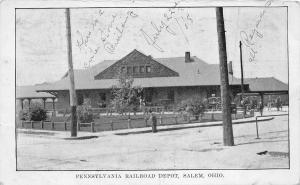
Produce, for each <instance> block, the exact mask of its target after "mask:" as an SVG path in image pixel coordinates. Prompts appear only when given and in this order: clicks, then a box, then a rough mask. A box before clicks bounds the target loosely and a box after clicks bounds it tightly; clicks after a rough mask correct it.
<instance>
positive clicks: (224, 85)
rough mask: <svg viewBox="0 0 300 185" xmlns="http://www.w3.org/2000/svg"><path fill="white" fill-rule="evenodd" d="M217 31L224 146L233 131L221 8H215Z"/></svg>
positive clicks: (231, 136)
mask: <svg viewBox="0 0 300 185" xmlns="http://www.w3.org/2000/svg"><path fill="white" fill-rule="evenodd" d="M216 17H217V32H218V43H219V60H220V78H221V100H222V118H223V143H224V145H225V146H233V145H234V141H233V131H232V120H231V107H230V104H231V102H230V96H229V94H230V89H229V82H228V68H227V54H226V40H225V28H224V17H223V8H222V7H217V8H216Z"/></svg>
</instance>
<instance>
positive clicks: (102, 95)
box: [99, 93, 106, 101]
mask: <svg viewBox="0 0 300 185" xmlns="http://www.w3.org/2000/svg"><path fill="white" fill-rule="evenodd" d="M99 96H100V99H101V101H106V94H105V93H99Z"/></svg>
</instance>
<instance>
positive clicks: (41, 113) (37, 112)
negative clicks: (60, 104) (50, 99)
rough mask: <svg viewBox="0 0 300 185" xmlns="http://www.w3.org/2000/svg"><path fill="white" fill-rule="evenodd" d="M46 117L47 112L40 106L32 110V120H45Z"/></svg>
mask: <svg viewBox="0 0 300 185" xmlns="http://www.w3.org/2000/svg"><path fill="white" fill-rule="evenodd" d="M46 118H47V112H46V111H45V110H44V109H42V108H40V107H36V108H34V109H33V110H32V111H31V112H30V120H32V121H43V120H45V119H46Z"/></svg>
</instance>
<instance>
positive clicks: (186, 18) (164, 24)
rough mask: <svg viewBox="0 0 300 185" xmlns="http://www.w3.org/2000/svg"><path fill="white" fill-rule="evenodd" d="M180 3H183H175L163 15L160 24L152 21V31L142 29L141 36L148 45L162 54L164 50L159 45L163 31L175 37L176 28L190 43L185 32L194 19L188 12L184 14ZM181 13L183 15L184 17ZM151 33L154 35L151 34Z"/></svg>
mask: <svg viewBox="0 0 300 185" xmlns="http://www.w3.org/2000/svg"><path fill="white" fill-rule="evenodd" d="M180 2H181V1H178V2H175V5H174V7H172V8H168V10H167V11H166V12H165V13H163V20H160V22H159V23H158V24H155V23H154V22H153V21H151V22H150V28H151V29H150V30H149V29H148V30H146V29H145V28H141V29H140V32H141V35H142V37H143V38H144V39H145V41H146V43H147V44H148V45H151V46H153V47H154V48H155V49H156V50H158V51H160V52H164V50H163V48H162V47H161V46H159V44H158V39H159V38H160V35H161V33H162V32H163V31H165V32H167V33H168V34H170V35H172V36H175V35H177V34H178V33H177V32H176V28H179V30H180V32H181V34H182V35H183V36H184V38H185V41H186V42H187V43H188V42H189V41H188V38H187V36H186V34H185V30H188V29H189V27H190V25H191V24H192V23H193V19H192V17H191V15H190V14H189V13H188V12H184V9H183V8H178V7H177V6H178V4H179V3H180ZM180 13H183V14H184V15H182V14H180ZM175 26H177V27H175ZM184 29H185V30H184ZM150 32H152V33H153V34H150Z"/></svg>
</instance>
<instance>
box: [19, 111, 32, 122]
mask: <svg viewBox="0 0 300 185" xmlns="http://www.w3.org/2000/svg"><path fill="white" fill-rule="evenodd" d="M19 119H20V120H23V121H29V120H30V114H29V112H28V111H24V110H21V111H20V112H19Z"/></svg>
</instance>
